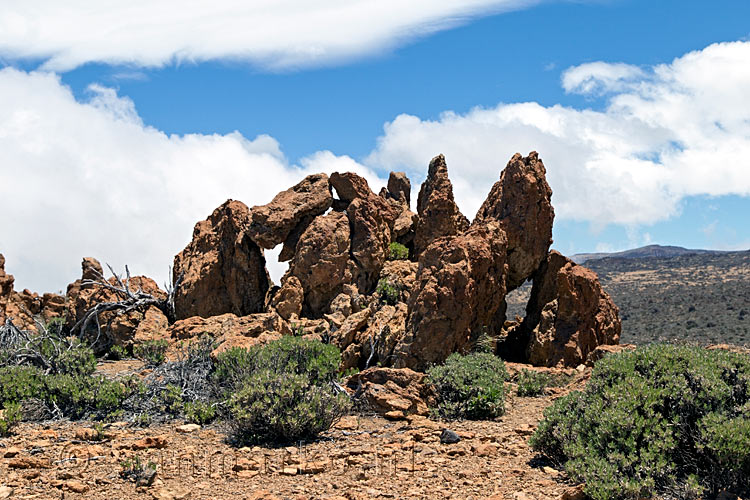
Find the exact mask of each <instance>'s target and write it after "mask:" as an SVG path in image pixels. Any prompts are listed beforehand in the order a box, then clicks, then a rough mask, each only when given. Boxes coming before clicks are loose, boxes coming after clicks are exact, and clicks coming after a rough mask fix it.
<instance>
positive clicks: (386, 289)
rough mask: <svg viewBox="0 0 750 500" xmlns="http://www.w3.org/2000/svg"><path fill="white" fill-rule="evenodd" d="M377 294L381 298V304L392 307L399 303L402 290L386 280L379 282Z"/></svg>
mask: <svg viewBox="0 0 750 500" xmlns="http://www.w3.org/2000/svg"><path fill="white" fill-rule="evenodd" d="M375 292H377V294H378V295H379V296H380V301H381V302H383V303H384V304H390V305H392V306H393V305H396V304H397V303H398V299H399V296H400V295H401V290H399V289H398V287H397V286H396V285H393V284H391V282H390V281H388V280H387V279H385V278H383V279H381V280H380V281H378V286H377V288H376V289H375Z"/></svg>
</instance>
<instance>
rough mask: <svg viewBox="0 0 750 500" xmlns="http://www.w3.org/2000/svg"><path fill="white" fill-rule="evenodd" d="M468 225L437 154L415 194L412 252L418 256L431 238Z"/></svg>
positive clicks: (462, 228)
mask: <svg viewBox="0 0 750 500" xmlns="http://www.w3.org/2000/svg"><path fill="white" fill-rule="evenodd" d="M468 227H469V220H468V219H467V218H466V217H464V216H463V214H462V213H461V211H460V210H459V209H458V205H456V202H455V201H454V199H453V184H451V181H450V179H448V166H447V165H446V163H445V157H444V156H443V155H438V156H436V157H435V158H433V159H432V161H431V162H430V167H429V169H428V171H427V179H425V181H424V182H423V183H422V187H421V188H420V190H419V197H418V198H417V222H416V225H415V234H414V256H415V257H419V255H420V254H421V253H422V252H423V251H424V250H425V249H426V248H427V246H428V245H429V244H430V243H431V242H432V241H433V240H435V239H437V238H440V237H442V236H453V235H456V234H460V233H462V232H464V231H465V230H466V229H467V228H468Z"/></svg>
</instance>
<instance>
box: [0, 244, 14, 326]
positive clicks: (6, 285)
mask: <svg viewBox="0 0 750 500" xmlns="http://www.w3.org/2000/svg"><path fill="white" fill-rule="evenodd" d="M14 281H15V278H14V277H13V275H12V274H6V273H5V257H4V256H3V254H1V253H0V321H2V322H5V317H6V308H7V307H8V301H9V300H10V296H11V294H12V293H13V282H14Z"/></svg>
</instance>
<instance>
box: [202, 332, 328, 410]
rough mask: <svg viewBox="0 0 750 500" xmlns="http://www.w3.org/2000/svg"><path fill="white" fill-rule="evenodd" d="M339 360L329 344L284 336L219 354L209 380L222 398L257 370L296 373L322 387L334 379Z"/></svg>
mask: <svg viewBox="0 0 750 500" xmlns="http://www.w3.org/2000/svg"><path fill="white" fill-rule="evenodd" d="M340 361H341V356H340V354H339V350H338V349H337V348H336V347H335V346H333V345H329V344H323V343H322V342H319V341H317V340H309V339H303V338H300V337H294V336H290V335H285V336H283V337H281V339H279V340H276V341H274V342H270V343H268V344H266V345H258V346H253V347H251V348H250V349H242V348H239V347H235V348H232V349H228V350H226V351H224V352H222V353H221V354H219V356H218V358H217V360H216V364H215V366H214V373H213V376H212V377H213V380H214V383H215V385H216V386H217V388H218V390H217V392H218V393H219V394H224V395H228V394H230V393H232V392H234V391H235V390H237V389H238V388H239V387H240V386H241V385H242V384H243V383H244V381H245V379H247V378H248V377H250V376H251V375H252V374H253V373H255V372H257V371H261V370H271V371H274V372H276V373H296V374H299V375H305V376H306V377H308V379H309V380H310V383H311V384H325V383H329V382H332V381H334V380H335V379H336V375H337V373H338V369H339V363H340Z"/></svg>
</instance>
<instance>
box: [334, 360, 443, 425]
mask: <svg viewBox="0 0 750 500" xmlns="http://www.w3.org/2000/svg"><path fill="white" fill-rule="evenodd" d="M346 385H347V388H348V389H349V390H350V391H351V392H353V393H354V396H355V397H361V398H363V399H364V400H365V401H367V402H368V403H369V405H370V407H371V408H372V409H373V410H374V411H376V412H377V413H379V414H381V415H385V414H386V413H390V412H401V416H403V417H405V416H406V415H410V414H417V415H427V414H428V413H429V409H428V401H429V400H430V398H431V397H432V393H431V391H430V389H429V386H428V385H427V384H426V383H425V375H424V374H423V373H418V372H415V371H413V370H410V369H408V368H402V369H395V368H379V367H373V368H368V369H367V370H365V371H363V372H360V373H358V374H356V375H353V376H352V377H350V378H349V380H348V381H347V384H346Z"/></svg>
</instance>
